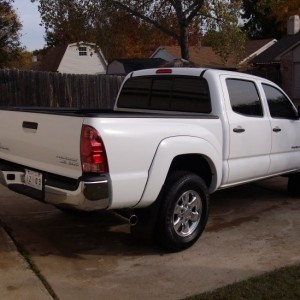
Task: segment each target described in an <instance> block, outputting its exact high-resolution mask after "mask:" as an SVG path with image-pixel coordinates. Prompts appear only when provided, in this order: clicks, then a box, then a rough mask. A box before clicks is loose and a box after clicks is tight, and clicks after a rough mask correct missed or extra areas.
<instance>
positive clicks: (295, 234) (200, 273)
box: [0, 177, 300, 300]
mask: <svg viewBox="0 0 300 300" xmlns="http://www.w3.org/2000/svg"><path fill="white" fill-rule="evenodd" d="M285 187H286V179H285V178H280V177H278V178H274V179H271V180H265V181H263V182H259V183H253V184H249V185H246V186H241V187H237V188H234V189H230V190H224V191H220V192H217V193H215V194H214V195H212V197H211V210H210V218H209V223H208V226H207V228H206V230H205V232H204V233H203V235H202V237H201V239H200V240H199V241H198V242H197V243H196V244H195V245H194V246H193V247H192V248H190V249H188V250H186V251H184V252H180V253H175V254H164V253H163V252H161V251H160V250H159V249H157V248H155V247H154V246H149V245H141V244H137V243H136V242H134V241H133V240H132V239H131V237H130V234H129V225H128V224H126V223H125V222H124V221H123V220H121V219H120V218H118V217H116V216H114V215H111V214H109V213H93V214H86V215H84V214H77V215H71V214H65V213H62V212H61V211H59V210H58V209H56V208H54V207H51V206H48V205H44V204H41V203H39V202H36V201H34V200H31V199H29V198H27V197H24V196H20V195H17V194H15V193H12V192H10V191H8V190H6V189H5V188H3V187H0V220H1V223H0V224H1V226H0V295H1V297H2V299H14V300H15V299H22V300H23V299H30V300H34V299H39V300H41V299H53V298H54V299H72V300H74V299H122V300H124V299H125V300H126V299H131V300H132V299H144V300H147V299H182V298H184V297H186V296H190V295H194V294H197V293H201V292H204V291H207V290H211V289H215V288H217V287H220V286H224V285H227V284H229V283H232V282H234V281H237V280H241V279H245V278H248V277H250V276H254V275H258V274H261V273H263V272H266V271H270V270H273V269H275V268H278V267H281V266H285V265H290V264H295V263H299V262H300V199H295V198H289V197H288V196H287V194H286V192H285Z"/></svg>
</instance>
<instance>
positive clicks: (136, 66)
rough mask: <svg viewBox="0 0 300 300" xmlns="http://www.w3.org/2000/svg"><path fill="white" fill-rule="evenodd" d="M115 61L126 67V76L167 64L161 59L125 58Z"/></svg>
mask: <svg viewBox="0 0 300 300" xmlns="http://www.w3.org/2000/svg"><path fill="white" fill-rule="evenodd" d="M115 61H117V62H120V63H121V64H122V65H123V66H124V70H125V73H126V74H128V73H130V72H132V71H136V70H143V69H152V68H157V67H159V66H160V65H161V64H163V63H165V62H166V61H165V60H164V59H161V58H124V59H116V60H115ZM112 63H113V62H112Z"/></svg>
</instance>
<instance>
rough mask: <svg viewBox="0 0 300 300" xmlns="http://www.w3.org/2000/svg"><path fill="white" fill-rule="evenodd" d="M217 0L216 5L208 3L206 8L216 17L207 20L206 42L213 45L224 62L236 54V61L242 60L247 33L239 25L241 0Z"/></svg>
mask: <svg viewBox="0 0 300 300" xmlns="http://www.w3.org/2000/svg"><path fill="white" fill-rule="evenodd" d="M216 4H217V1H215V5H214V7H211V5H209V4H207V7H206V10H207V11H211V12H213V13H214V19H213V21H211V19H209V20H208V22H207V28H208V31H207V33H206V36H205V41H204V44H205V45H206V46H211V47H212V48H213V49H214V51H215V52H216V53H217V54H218V55H219V56H220V57H221V58H222V60H223V62H224V64H226V63H227V61H228V59H229V57H230V56H234V58H235V61H236V63H237V62H239V61H240V60H241V58H242V57H243V55H244V52H245V42H246V34H245V32H244V31H243V30H242V28H241V26H239V24H238V22H239V16H240V8H241V5H242V2H241V1H239V0H236V1H232V2H231V3H225V2H222V1H219V2H218V4H217V5H216Z"/></svg>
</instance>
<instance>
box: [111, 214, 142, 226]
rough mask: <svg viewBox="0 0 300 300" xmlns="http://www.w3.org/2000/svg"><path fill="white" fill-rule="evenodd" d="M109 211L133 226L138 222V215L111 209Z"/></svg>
mask: <svg viewBox="0 0 300 300" xmlns="http://www.w3.org/2000/svg"><path fill="white" fill-rule="evenodd" d="M111 212H112V214H114V215H115V216H117V217H119V218H120V219H122V220H123V221H125V222H127V223H129V224H130V226H135V225H136V224H137V222H138V216H137V215H134V214H133V215H132V214H124V213H120V212H119V211H111Z"/></svg>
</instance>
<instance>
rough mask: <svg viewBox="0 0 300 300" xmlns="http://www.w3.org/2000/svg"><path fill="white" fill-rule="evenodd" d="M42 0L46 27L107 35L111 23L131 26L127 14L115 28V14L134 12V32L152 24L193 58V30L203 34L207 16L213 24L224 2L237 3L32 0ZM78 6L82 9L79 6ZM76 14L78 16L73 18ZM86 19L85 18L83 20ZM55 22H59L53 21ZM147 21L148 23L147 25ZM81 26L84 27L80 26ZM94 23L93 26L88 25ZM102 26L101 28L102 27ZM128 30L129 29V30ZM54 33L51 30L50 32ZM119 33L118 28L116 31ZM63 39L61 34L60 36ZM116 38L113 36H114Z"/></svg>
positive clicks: (178, 0)
mask: <svg viewBox="0 0 300 300" xmlns="http://www.w3.org/2000/svg"><path fill="white" fill-rule="evenodd" d="M31 1H39V3H40V4H39V10H40V13H41V16H42V20H43V24H44V25H45V27H46V31H48V33H49V37H50V35H51V34H53V35H55V37H56V38H57V34H58V35H66V34H69V32H68V31H69V30H70V32H74V35H76V34H77V35H78V34H82V33H83V32H89V33H91V34H92V33H93V32H94V30H98V33H99V32H100V31H101V30H102V31H103V33H102V35H103V36H105V33H104V30H106V31H107V32H110V31H109V30H107V28H108V26H109V25H111V27H110V30H111V31H112V32H114V30H115V31H116V30H117V31H123V30H125V29H124V27H126V26H128V25H129V23H128V20H129V19H128V18H127V17H126V26H124V24H125V23H122V26H119V27H118V28H113V27H112V25H113V22H114V20H113V19H114V18H113V17H112V16H115V17H117V18H118V17H119V16H124V13H125V15H126V16H129V15H131V16H132V20H134V21H132V22H133V23H135V24H138V26H137V27H135V28H136V29H135V30H134V32H137V30H140V29H146V32H148V34H149V33H150V31H149V30H148V29H149V28H150V29H151V30H152V31H153V28H156V32H158V31H160V32H162V33H163V34H165V35H167V36H169V38H170V39H169V41H170V40H173V41H174V40H175V41H176V42H177V43H178V44H179V45H180V47H181V54H182V58H185V59H189V38H190V36H191V32H192V33H193V34H194V29H195V28H198V35H200V34H201V30H200V28H201V26H202V28H205V30H206V29H207V25H206V24H205V20H207V19H210V24H212V23H213V22H220V19H219V18H221V19H222V18H223V16H222V14H221V12H219V13H218V14H216V13H215V11H216V10H217V9H218V6H219V5H220V3H223V5H224V6H226V5H227V6H228V7H229V8H230V7H233V6H232V5H230V3H231V2H233V1H231V0H214V1H205V0H184V1H182V0H141V1H136V0H82V1H79V0H60V1H59V0H31ZM206 3H210V5H209V7H210V10H208V9H206V8H207V5H206ZM77 8H78V9H77ZM77 12H79V13H80V12H81V16H84V18H83V19H81V18H77V17H76V16H77ZM73 16H74V18H73ZM72 18H73V19H74V20H75V21H76V20H77V23H76V24H74V22H72V24H74V27H73V28H70V27H68V25H66V24H64V22H65V21H66V20H67V21H68V22H69V24H70V22H71V20H72ZM83 20H84V22H83ZM53 22H55V25H53V24H54V23H53ZM146 24H147V25H146ZM78 25H80V26H81V29H80V28H78ZM85 26H90V27H89V28H90V29H88V30H87V29H86V28H87V27H85ZM55 28H63V29H62V30H53V29H55ZM99 29H100V30H99ZM125 31H126V30H125ZM50 33H51V34H50ZM115 33H116V32H115ZM59 38H60V39H61V37H59ZM110 38H112V37H110Z"/></svg>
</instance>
